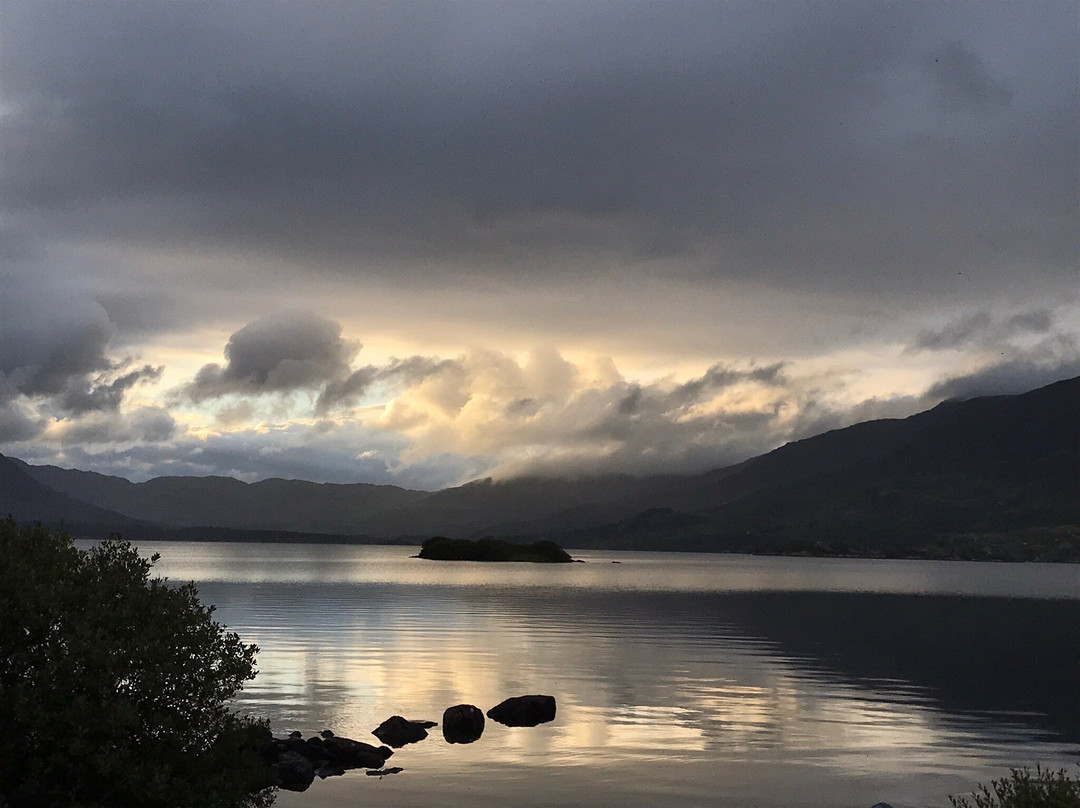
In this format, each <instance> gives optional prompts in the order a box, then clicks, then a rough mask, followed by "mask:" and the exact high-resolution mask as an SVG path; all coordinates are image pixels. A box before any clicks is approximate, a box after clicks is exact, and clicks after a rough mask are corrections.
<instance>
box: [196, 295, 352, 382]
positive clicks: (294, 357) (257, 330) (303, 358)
mask: <svg viewBox="0 0 1080 808" xmlns="http://www.w3.org/2000/svg"><path fill="white" fill-rule="evenodd" d="M359 349H360V346H359V344H357V343H354V342H351V341H349V340H346V339H343V338H342V336H341V326H340V325H339V324H337V323H335V322H332V321H330V320H327V319H326V318H324V317H320V316H318V315H316V314H311V313H306V312H290V313H286V314H281V315H271V316H267V317H263V318H260V319H258V320H255V321H254V322H252V323H249V324H248V325H246V326H244V327H243V328H241V329H240V330H238V331H236V332H235V333H234V334H233V335H232V336H231V337H229V342H228V344H227V345H226V346H225V359H226V360H227V361H226V364H225V366H224V367H222V366H221V365H217V364H209V365H203V367H202V368H200V370H199V372H198V373H197V374H196V376H195V379H194V380H193V381H192V382H191V383H190V384H188V385H186V386H185V387H184V388H183V393H184V394H185V395H186V396H188V397H189V398H190V399H191V400H192V401H196V402H198V401H203V400H205V399H209V398H217V397H219V396H223V395H226V394H229V393H240V394H247V395H258V394H261V393H281V392H289V391H292V390H301V389H309V390H310V389H318V388H321V387H322V386H323V385H325V384H326V383H327V382H330V381H334V380H337V379H341V378H343V377H345V376H347V375H348V374H349V362H350V361H351V360H352V358H353V357H354V356H355V355H356V352H357V351H358V350H359Z"/></svg>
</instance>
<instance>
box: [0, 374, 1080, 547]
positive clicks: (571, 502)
mask: <svg viewBox="0 0 1080 808" xmlns="http://www.w3.org/2000/svg"><path fill="white" fill-rule="evenodd" d="M0 471H2V472H3V475H4V476H3V477H2V478H0V481H2V483H3V489H2V491H0V503H2V504H3V507H4V508H6V509H7V510H8V511H9V512H11V513H12V514H14V515H15V516H16V518H19V519H23V520H28V519H43V520H46V521H57V520H63V521H66V522H68V523H70V524H75V523H79V524H83V523H85V524H86V525H100V524H105V523H109V524H115V525H117V526H118V528H114V529H119V528H122V529H123V530H124V531H125V533H126V534H129V537H130V538H139V537H142V538H149V537H153V536H155V535H157V536H167V535H169V531H170V530H175V529H190V528H195V527H202V528H207V529H209V528H214V527H217V528H227V529H229V530H230V531H232V533H230V534H229V535H230V536H231V537H232V538H237V537H238V534H237V533H236V531H256V533H252V534H250V535H244V536H243V537H245V538H252V539H257V538H259V535H258V533H257V531H277V532H279V534H280V532H281V531H293V532H296V533H297V534H316V533H317V534H326V537H327V538H330V539H332V538H333V537H334V536H340V537H346V536H348V537H352V539H351V540H368V541H386V540H399V541H400V540H416V541H417V542H419V541H420V540H422V539H424V538H427V537H429V536H432V535H448V536H458V537H473V538H475V537H478V536H483V535H497V536H503V537H509V538H518V539H530V540H533V539H536V538H552V539H555V540H557V541H560V542H561V543H563V544H565V545H567V546H571V547H583V548H584V547H607V548H627V549H651V550H703V551H754V552H762V551H764V552H821V553H853V554H868V553H869V554H889V553H893V552H897V553H901V554H903V553H909V552H912V551H914V550H920V549H922V550H925V549H926V548H928V547H938V548H942V547H944V548H946V549H945V550H942V552H945V553H946V554H947V552H949V550H948V548H950V547H951V548H953V550H956V551H957V552H959V550H957V548H958V547H960V548H961V549H963V548H962V547H961V545H962V544H963V542H968V543H970V542H971V541H972V537H973V536H982V537H993V542H995V543H997V544H1000V543H1001V542H1005V543H1006V544H1008V543H1010V542H1012V543H1014V544H1015V543H1017V542H1026V541H1029V540H1030V539H1031V537H1032V536H1036V537H1042V539H1046V538H1047V536H1049V539H1048V540H1049V541H1050V542H1051V544H1052V545H1053V546H1054V547H1058V548H1059V549H1060V548H1064V549H1061V552H1063V553H1066V554H1067V553H1068V552H1071V551H1070V550H1069V548H1070V547H1072V546H1073V545H1075V546H1076V548H1077V549H1078V550H1080V378H1074V379H1068V380H1065V381H1060V382H1057V383H1055V384H1051V385H1048V386H1046V387H1042V388H1039V389H1037V390H1034V391H1031V392H1028V393H1024V394H1021V395H1012V396H988V397H982V398H973V399H969V400H966V401H948V402H945V403H943V404H941V405H939V406H937V407H935V408H933V409H931V410H928V411H926V412H922V413H920V414H918V415H915V416H912V417H910V418H905V419H885V420H877V421H868V422H865V423H861V424H857V425H855V426H851V427H847V428H845V429H838V430H834V431H831V432H826V433H824V434H821V435H817V436H815V437H811V438H807V439H804V440H800V441H796V442H793V443H789V444H787V445H785V446H782V447H780V448H778V449H776V450H774V451H772V452H769V453H767V454H764V455H761V456H759V457H755V458H753V459H751V460H748V461H745V462H743V463H740V464H738V465H735V466H730V467H726V468H721V469H716V470H714V471H710V472H708V473H705V474H701V475H694V476H677V475H665V476H653V477H643V478H635V477H631V476H627V475H607V476H597V477H583V478H580V479H551V478H518V479H512V480H504V481H492V480H480V481H476V482H472V483H469V484H466V485H463V486H459V487H456V488H448V489H444V490H442V491H437V492H434V493H431V492H426V491H413V490H408V489H403V488H397V487H394V486H378V485H368V484H352V485H333V484H316V483H309V482H304V481H300V480H277V479H271V480H264V481H261V482H257V483H243V482H240V481H238V480H235V479H232V478H223V477H201V478H200V477H160V478H156V479H153V480H150V481H147V482H144V483H132V482H130V481H128V480H125V479H122V478H118V477H109V476H105V475H101V474H96V473H93V472H85V471H76V470H69V469H60V468H57V467H54V466H32V465H28V464H25V463H23V462H22V461H17V460H14V459H10V458H4V459H3V462H2V463H0ZM1032 531H1034V533H1033V532H1032ZM1047 531H1050V533H1049V534H1048V533H1047ZM212 534H213V531H212V530H204V531H202V532H201V533H200V534H199V535H200V537H206V536H209V535H212ZM175 535H177V536H181V535H187V536H188V537H190V536H191V535H192V534H191V533H190V532H189V533H187V534H183V533H175ZM361 537H362V538H361ZM276 538H277V540H282V539H287V538H288V536H287V535H276ZM297 538H300V537H299V536H298V537H297ZM309 538H310V537H309ZM1042 539H1040V540H1042ZM958 542H959V543H960V544H958ZM1055 542H1056V544H1055ZM1044 543H1045V542H1044ZM964 546H966V545H964ZM965 552H966V551H965ZM1040 552H1041V551H1040Z"/></svg>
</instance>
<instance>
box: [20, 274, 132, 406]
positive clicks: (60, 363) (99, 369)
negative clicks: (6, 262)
mask: <svg viewBox="0 0 1080 808" xmlns="http://www.w3.org/2000/svg"><path fill="white" fill-rule="evenodd" d="M4 297H5V298H7V299H6V300H5V301H4V302H0V345H2V346H3V350H0V396H2V395H6V396H8V397H10V396H12V395H16V394H22V395H25V396H51V395H56V394H59V393H63V392H64V391H65V390H67V389H68V388H69V387H70V386H71V385H72V384H73V383H88V382H87V380H88V379H89V378H91V377H96V376H97V375H99V374H101V373H104V372H106V371H109V370H112V369H113V368H114V364H113V362H112V360H110V359H109V357H108V355H107V347H108V344H109V341H110V340H111V339H112V338H113V336H114V334H115V332H116V328H115V326H114V325H113V323H112V322H111V321H110V320H109V318H108V315H106V313H105V311H104V310H103V309H102V308H101V307H100V306H95V305H93V304H86V303H83V302H80V301H75V300H71V299H68V300H58V301H53V300H37V301H31V300H27V299H25V298H22V296H21V295H17V294H16V295H12V297H8V292H7V290H5V295H4Z"/></svg>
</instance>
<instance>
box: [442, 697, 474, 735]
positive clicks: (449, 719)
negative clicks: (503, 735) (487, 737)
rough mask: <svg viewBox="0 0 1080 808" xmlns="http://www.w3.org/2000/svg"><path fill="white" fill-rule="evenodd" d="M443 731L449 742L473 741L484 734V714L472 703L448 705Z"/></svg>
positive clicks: (444, 715) (444, 714)
mask: <svg viewBox="0 0 1080 808" xmlns="http://www.w3.org/2000/svg"><path fill="white" fill-rule="evenodd" d="M442 732H443V737H444V738H445V739H446V742H447V743H472V742H473V741H475V740H477V739H478V738H479V737H480V736H481V735H483V734H484V714H483V713H482V712H480V708H479V707H474V706H473V705H471V704H458V705H455V706H454V707H447V708H446V712H444V713H443V717H442Z"/></svg>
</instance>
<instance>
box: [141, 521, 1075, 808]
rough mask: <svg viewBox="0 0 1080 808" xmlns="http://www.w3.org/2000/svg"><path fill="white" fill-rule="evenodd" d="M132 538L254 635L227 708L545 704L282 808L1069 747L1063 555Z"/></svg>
mask: <svg viewBox="0 0 1080 808" xmlns="http://www.w3.org/2000/svg"><path fill="white" fill-rule="evenodd" d="M140 549H141V550H142V551H144V552H146V553H151V552H159V553H161V556H162V558H161V561H160V562H159V563H158V565H157V567H156V568H155V569H156V571H157V572H158V574H161V575H165V576H168V577H169V578H171V579H173V580H178V581H186V580H195V581H196V582H198V584H199V590H200V593H201V595H202V597H203V600H204V601H206V602H209V603H213V604H215V605H216V606H217V618H218V619H219V620H220V621H221V622H223V623H225V624H226V625H228V626H229V628H231V629H232V630H234V631H237V632H238V633H239V634H240V635H241V636H242V637H243V638H244V639H245V640H246V641H249V642H255V643H258V645H259V647H260V649H261V650H260V653H259V670H260V672H259V676H258V678H257V679H255V680H254V681H253V682H252V683H250V684H249V686H248V687H247V689H246V690H245V691H244V692H243V693H242V694H241V697H240V698H239V699H238V702H237V704H238V707H239V709H241V710H244V711H250V712H252V713H256V714H259V715H263V716H267V717H269V718H270V720H271V723H272V725H273V727H274V729H275V731H279V732H285V731H289V730H292V729H299V730H301V731H303V732H304V733H305V734H308V733H312V732H316V731H318V730H321V729H323V728H327V727H328V728H331V729H333V730H334V731H335V732H336V733H337V734H339V735H347V736H349V737H353V738H357V739H361V740H369V741H373V742H376V741H374V739H373V738H372V737H371V736H370V735H369V733H370V731H371V730H372V729H373V728H375V727H376V726H377V725H378V724H379V723H380V722H381V721H382V720H383V719H385V718H387V717H388V716H390V715H394V714H401V715H405V716H406V717H409V718H423V719H431V720H435V721H438V720H440V718H441V716H442V711H443V710H444V709H445V708H446V707H449V706H451V705H453V704H460V703H471V704H476V705H477V706H479V707H480V708H481V709H483V710H487V708H489V707H491V706H493V705H494V704H496V703H497V702H499V701H501V700H502V699H503V698H505V697H507V696H511V695H518V694H525V693H550V694H552V695H554V696H555V697H556V699H557V701H558V715H557V717H556V719H555V721H554V722H552V723H550V724H546V725H542V726H539V727H535V728H517V729H511V728H507V727H503V726H501V725H499V724H496V723H494V722H491V721H488V723H487V727H486V729H485V732H484V735H483V737H482V738H481V739H480V740H479V741H477V742H476V743H474V744H471V745H468V746H460V745H457V746H451V745H448V744H446V743H445V742H444V741H443V739H442V737H441V734H440V733H439V730H438V729H436V730H434V732H433V734H432V735H431V736H430V737H429V738H428V739H427V740H425V741H422V742H421V743H419V744H415V745H412V746H407V747H405V748H403V749H401V750H399V751H398V752H397V753H396V754H395V755H394V757H393V758H392V759H391V760H390V762H389V764H388V765H396V766H401V767H402V768H403V769H404V771H403V772H402V773H400V774H398V775H395V776H388V777H384V778H375V777H367V776H365V775H364V774H363V773H362V772H361V771H353V772H349V773H347V774H346V775H345V776H344V777H337V778H331V779H328V780H325V781H319V780H316V782H315V783H314V784H313V785H312V787H311V789H309V790H308V791H307V792H305V793H303V794H288V793H283V794H282V795H281V796H280V797H279V799H278V805H280V806H284V808H290V807H297V806H307V807H309V808H328V807H329V806H357V805H365V804H369V805H378V806H387V807H388V808H390V807H392V806H470V807H471V806H513V805H520V806H566V805H579V806H638V805H670V806H706V805H709V806H712V805H715V806H818V805H821V806H825V805H829V806H855V807H858V808H867V807H868V806H870V805H872V804H873V803H876V802H878V801H881V800H885V801H888V802H890V803H891V804H893V805H894V806H897V807H898V808H900V807H901V806H923V805H925V806H942V808H944V807H945V806H947V805H948V799H947V795H948V794H950V793H961V792H967V791H970V790H971V788H972V787H973V786H974V784H975V782H976V781H984V782H986V781H988V780H989V779H991V778H993V777H998V776H1001V775H1002V774H1004V773H1006V772H1007V770H1008V767H1009V766H1015V765H1026V764H1034V763H1035V762H1041V763H1043V764H1044V765H1051V766H1073V765H1075V764H1076V763H1077V762H1078V761H1080V685H1078V684H1077V683H1078V682H1080V566H1072V565H1035V564H1028V565H1018V564H972V563H952V562H913V561H869V560H837V559H787V558H761V557H749V556H712V555H691V554H663V553H618V552H595V551H581V552H579V553H575V557H578V558H582V559H584V560H585V562H586V563H584V564H572V565H555V566H547V565H529V564H499V565H490V564H470V563H467V562H460V563H458V562H428V561H422V560H420V559H416V558H411V557H410V556H411V555H412V554H414V553H415V552H416V549H415V548H402V547H342V546H330V545H276V544H229V543H186V542H185V543H167V542H155V543H144V544H143V545H141V546H140ZM616 561H617V562H619V563H613V562H616ZM376 743H377V742H376ZM1074 771H1075V770H1074Z"/></svg>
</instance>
